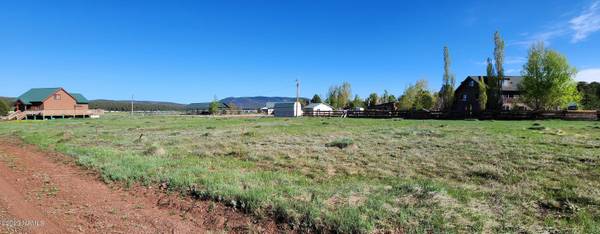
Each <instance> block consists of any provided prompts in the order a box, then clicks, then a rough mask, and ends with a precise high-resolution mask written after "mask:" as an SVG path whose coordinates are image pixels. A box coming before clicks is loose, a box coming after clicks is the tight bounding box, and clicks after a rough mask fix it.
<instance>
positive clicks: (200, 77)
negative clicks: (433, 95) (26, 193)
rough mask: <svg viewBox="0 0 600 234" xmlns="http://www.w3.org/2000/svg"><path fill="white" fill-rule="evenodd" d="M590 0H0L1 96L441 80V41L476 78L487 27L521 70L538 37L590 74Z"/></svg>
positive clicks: (487, 42)
mask: <svg viewBox="0 0 600 234" xmlns="http://www.w3.org/2000/svg"><path fill="white" fill-rule="evenodd" d="M599 1H600V0H582V1H579V0H547V1H537V0H536V1H523V0H518V1H517V0H508V1H493V2H492V1H450V0H448V1H412V3H409V2H408V1H377V0H365V1H352V0H339V1H327V0H323V1H311V0H299V1H292V0H289V1H288V0H283V1H282V0H273V1H252V0H239V1H232V0H223V1H200V0H197V1H109V0H102V1H91V0H90V1H81V0H74V1H59V0H53V1H46V0H43V1H26V0H18V1H2V2H0V79H1V81H2V82H1V83H2V85H1V86H0V96H18V95H20V94H21V93H22V92H25V91H26V90H28V89H29V88H32V87H64V88H66V89H67V90H72V91H76V92H82V93H84V94H85V95H86V96H87V97H88V98H90V99H98V98H108V99H129V98H130V97H131V95H132V94H135V98H136V99H140V100H142V99H143V100H163V101H175V102H182V103H189V102H202V101H209V100H211V99H212V98H213V96H215V95H216V96H217V97H219V98H224V97H229V96H257V95H265V96H294V95H295V91H294V80H295V79H296V78H299V79H300V80H301V81H302V95H303V96H312V95H313V94H315V93H318V94H325V93H326V92H327V90H328V87H329V86H331V85H333V84H338V83H341V82H343V81H348V82H350V83H351V84H352V85H353V91H354V93H357V94H359V95H361V96H363V97H364V96H367V95H368V94H369V93H371V92H373V91H376V92H378V93H381V92H383V90H384V89H387V90H389V91H390V92H392V93H393V94H395V95H400V94H401V93H402V91H403V89H404V88H405V87H406V85H408V84H409V83H413V82H415V81H416V80H418V79H427V80H428V81H429V85H430V88H431V89H435V90H437V89H439V86H440V80H441V79H442V67H443V66H442V65H443V62H442V48H443V46H444V45H448V46H449V47H450V52H451V55H452V60H453V64H452V69H453V71H454V73H455V74H456V77H457V80H458V81H460V80H462V79H463V78H464V77H465V76H467V75H477V74H483V73H484V72H485V66H484V64H483V62H484V60H485V59H486V58H487V57H489V56H491V55H492V50H493V42H492V36H493V33H494V31H496V30H500V32H501V33H502V35H503V37H504V39H505V40H506V43H507V48H506V68H507V72H508V73H509V74H519V73H520V70H521V67H522V64H523V62H524V59H525V58H524V57H525V56H526V53H527V47H528V46H529V44H530V43H532V42H534V41H536V40H543V41H546V43H547V44H549V45H550V47H552V48H554V49H556V50H558V51H560V52H562V53H564V54H565V55H566V56H567V57H568V58H569V60H570V62H571V63H572V65H574V66H576V67H577V68H578V69H579V70H580V71H581V75H580V79H587V80H590V79H597V80H600V3H599Z"/></svg>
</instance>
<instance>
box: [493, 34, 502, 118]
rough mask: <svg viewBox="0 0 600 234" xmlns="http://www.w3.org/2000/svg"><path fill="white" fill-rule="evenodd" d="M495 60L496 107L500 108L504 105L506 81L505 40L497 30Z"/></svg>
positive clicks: (495, 35)
mask: <svg viewBox="0 0 600 234" xmlns="http://www.w3.org/2000/svg"><path fill="white" fill-rule="evenodd" d="M494 45H495V47H494V60H495V62H496V75H497V77H496V83H497V84H496V85H497V86H496V90H494V91H496V93H497V94H496V95H497V96H496V97H495V98H496V100H494V103H493V104H495V105H496V108H495V109H500V108H501V107H502V83H503V81H504V40H503V39H502V37H501V36H500V32H498V31H496V33H495V34H494Z"/></svg>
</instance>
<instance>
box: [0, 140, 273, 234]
mask: <svg viewBox="0 0 600 234" xmlns="http://www.w3.org/2000/svg"><path fill="white" fill-rule="evenodd" d="M276 229H277V227H276V225H275V224H274V222H272V221H268V220H262V221H258V220H255V219H254V218H252V217H250V216H248V215H245V214H242V213H239V212H237V211H235V210H233V209H232V208H229V207H225V206H223V205H220V204H218V203H213V202H210V201H198V200H193V199H189V198H185V197H181V196H178V195H176V194H167V193H166V192H164V191H160V190H159V189H155V188H144V187H141V186H134V187H133V188H129V189H127V190H124V189H122V186H119V185H107V184H105V183H103V182H102V181H101V180H100V179H99V176H98V175H97V173H95V172H91V171H88V170H85V169H82V168H80V167H78V166H77V165H76V164H75V163H74V160H73V159H72V158H70V157H67V156H64V155H61V154H56V153H47V152H42V151H40V150H38V149H37V148H36V147H33V146H30V145H24V144H23V143H21V142H20V141H18V140H11V139H0V233H23V232H25V233H207V232H222V231H225V232H234V233H248V232H260V233H263V232H269V233H274V232H276V231H277V230H276Z"/></svg>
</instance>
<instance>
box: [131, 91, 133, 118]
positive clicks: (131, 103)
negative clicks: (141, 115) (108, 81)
mask: <svg viewBox="0 0 600 234" xmlns="http://www.w3.org/2000/svg"><path fill="white" fill-rule="evenodd" d="M131 115H132V116H133V94H132V95H131Z"/></svg>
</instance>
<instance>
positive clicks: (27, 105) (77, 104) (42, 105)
mask: <svg viewBox="0 0 600 234" xmlns="http://www.w3.org/2000/svg"><path fill="white" fill-rule="evenodd" d="M88 104H89V101H88V100H87V99H86V98H85V97H84V96H83V95H81V94H79V93H69V92H67V91H66V90H65V89H63V88H34V89H30V90H29V91H27V92H25V93H24V94H22V95H21V96H19V97H18V98H17V101H15V111H16V113H17V114H16V115H15V117H16V119H23V118H27V119H47V118H56V117H60V118H67V117H82V118H85V117H99V116H100V115H101V114H102V113H103V111H101V110H90V109H89V107H88Z"/></svg>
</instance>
